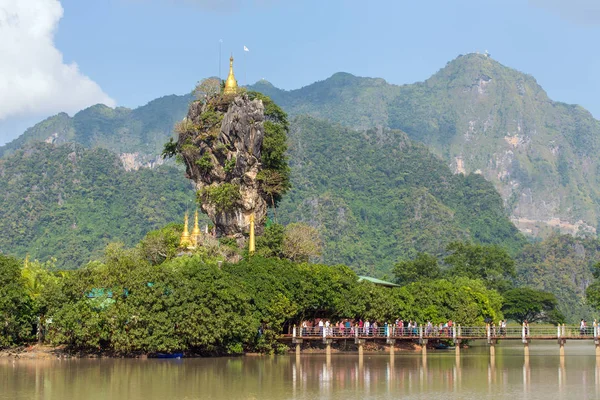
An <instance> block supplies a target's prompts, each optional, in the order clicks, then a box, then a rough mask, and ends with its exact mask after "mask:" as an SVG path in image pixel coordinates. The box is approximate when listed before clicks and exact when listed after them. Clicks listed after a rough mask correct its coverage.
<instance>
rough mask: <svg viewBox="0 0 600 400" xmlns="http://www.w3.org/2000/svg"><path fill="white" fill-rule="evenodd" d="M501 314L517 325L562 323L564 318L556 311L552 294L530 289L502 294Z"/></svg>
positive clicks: (555, 302)
mask: <svg viewBox="0 0 600 400" xmlns="http://www.w3.org/2000/svg"><path fill="white" fill-rule="evenodd" d="M503 296H504V305H503V306H502V312H504V316H505V317H507V318H511V319H514V320H515V321H517V322H519V323H523V322H524V321H527V322H529V323H531V322H550V323H553V324H557V323H562V322H564V316H563V315H562V314H560V312H559V311H557V310H556V307H557V306H558V301H557V300H556V296H554V295H553V294H552V293H548V292H542V291H540V290H534V289H531V288H518V289H510V290H508V291H506V292H505V293H504V294H503Z"/></svg>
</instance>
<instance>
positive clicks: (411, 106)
mask: <svg viewBox="0 0 600 400" xmlns="http://www.w3.org/2000/svg"><path fill="white" fill-rule="evenodd" d="M251 88H252V89H254V90H256V91H259V92H262V93H265V94H266V95H268V96H270V97H271V98H272V99H273V100H274V101H275V103H277V104H279V105H281V106H282V108H283V109H284V110H285V111H286V112H288V113H289V114H290V115H291V116H296V115H311V116H313V117H316V118H319V119H324V120H328V121H332V122H335V123H340V124H342V125H344V126H348V127H351V128H356V129H369V128H371V127H376V126H379V127H386V128H392V129H399V130H402V131H404V132H406V133H407V134H408V136H409V137H410V138H411V139H413V140H417V141H420V142H422V143H424V144H426V145H427V146H429V147H430V148H431V149H432V151H433V152H434V153H436V154H437V155H438V156H440V157H442V159H444V160H445V162H446V164H447V165H448V166H450V168H452V170H453V171H454V172H455V173H464V174H469V173H479V174H482V175H483V176H484V177H485V178H486V179H488V180H490V181H491V182H493V183H494V186H495V187H496V189H497V190H498V191H499V192H500V194H501V195H502V199H503V202H504V206H505V208H506V209H507V211H508V212H509V214H510V217H511V219H512V220H513V222H514V223H515V224H516V225H517V226H518V227H519V229H520V230H521V231H523V232H526V233H528V234H531V235H534V236H545V235H546V234H548V233H549V232H551V231H561V232H563V233H570V234H578V233H583V234H587V233H592V234H594V233H596V229H597V227H598V225H599V217H600V206H599V205H600V181H599V178H597V177H598V176H599V175H600V174H598V173H597V172H598V171H600V162H599V160H598V158H597V156H596V154H597V151H598V149H599V148H600V122H599V121H598V120H596V119H594V118H593V116H592V115H591V114H590V113H589V112H587V111H586V110H585V109H583V108H582V107H580V106H574V105H567V104H564V103H560V102H555V101H552V100H551V99H549V98H548V96H547V94H546V93H545V92H544V90H543V89H542V88H541V87H540V86H539V85H538V83H537V82H536V81H535V79H534V78H533V77H531V76H530V75H526V74H523V73H521V72H518V71H516V70H514V69H511V68H508V67H505V66H503V65H501V64H500V63H498V62H497V61H495V60H493V59H492V58H490V57H488V56H487V55H483V54H467V55H464V56H459V57H458V58H456V59H455V60H453V61H450V62H449V63H448V64H447V65H446V66H445V67H444V68H442V69H440V71H438V72H437V73H436V74H434V75H433V76H432V77H431V78H429V79H427V80H426V81H424V82H418V83H415V84H409V85H402V86H398V85H392V84H389V83H387V82H386V81H385V80H383V79H380V78H361V77H356V76H353V75H351V74H348V73H336V74H334V75H333V76H331V77H330V78H328V79H326V80H324V81H320V82H316V83H313V84H311V85H308V86H306V87H303V88H301V89H297V90H291V91H284V90H281V89H278V88H276V87H274V86H273V85H271V84H270V83H268V82H266V81H259V82H257V83H256V84H255V85H253V86H252V87H251ZM191 99H192V98H191V96H167V97H164V98H161V99H157V100H155V101H153V102H151V103H149V104H148V105H146V106H144V107H140V108H139V109H136V110H127V109H122V108H117V109H114V110H112V109H109V108H107V107H104V106H94V107H91V108H90V109H88V110H84V111H82V112H81V113H78V114H77V115H76V116H74V117H73V118H70V117H68V116H67V115H66V114H59V115H57V116H55V117H52V118H50V119H48V120H46V121H44V122H42V123H40V124H38V125H36V126H35V127H33V128H31V129H30V130H28V131H27V132H26V133H25V134H24V135H23V136H21V137H19V138H18V139H16V140H15V141H13V142H11V143H9V144H8V145H6V146H4V147H0V156H2V155H3V154H8V153H10V152H11V151H14V149H16V148H19V147H20V146H22V145H23V144H24V143H27V142H31V141H34V140H38V141H40V140H50V141H54V142H56V143H61V142H64V141H75V142H77V143H81V144H82V145H84V146H86V147H94V146H99V147H105V148H108V149H111V150H113V151H116V152H117V153H119V154H120V155H121V159H122V160H123V163H124V165H125V166H126V168H129V169H135V168H138V167H140V166H153V165H156V164H158V163H160V160H158V159H157V154H159V152H160V149H161V146H162V144H163V143H164V142H166V141H167V140H168V138H169V137H171V136H172V126H173V124H174V123H175V122H176V121H179V120H181V119H182V118H183V117H184V116H185V113H186V109H187V106H188V104H189V102H190V101H191ZM116 137H118V140H115V138H116Z"/></svg>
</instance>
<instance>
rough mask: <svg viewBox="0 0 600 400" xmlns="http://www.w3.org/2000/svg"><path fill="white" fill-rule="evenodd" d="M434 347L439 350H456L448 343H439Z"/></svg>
mask: <svg viewBox="0 0 600 400" xmlns="http://www.w3.org/2000/svg"><path fill="white" fill-rule="evenodd" d="M433 347H434V348H435V349H437V350H452V349H454V348H456V346H450V345H449V344H447V343H437V344H436V345H434V346H433Z"/></svg>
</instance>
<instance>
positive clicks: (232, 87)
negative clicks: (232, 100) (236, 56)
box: [223, 56, 238, 94]
mask: <svg viewBox="0 0 600 400" xmlns="http://www.w3.org/2000/svg"><path fill="white" fill-rule="evenodd" d="M237 87H238V86H237V81H236V80H235V75H234V74H233V56H231V57H230V58H229V76H227V80H226V81H225V89H224V90H223V93H224V94H235V93H237Z"/></svg>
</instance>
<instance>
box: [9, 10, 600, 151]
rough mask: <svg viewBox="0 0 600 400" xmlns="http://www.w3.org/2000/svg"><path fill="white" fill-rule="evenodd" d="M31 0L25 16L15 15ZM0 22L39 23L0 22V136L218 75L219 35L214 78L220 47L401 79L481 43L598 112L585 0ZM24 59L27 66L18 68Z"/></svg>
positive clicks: (278, 81)
mask: <svg viewBox="0 0 600 400" xmlns="http://www.w3.org/2000/svg"><path fill="white" fill-rule="evenodd" d="M4 3H6V4H4ZM28 3H30V4H28ZM27 5H29V8H27V7H26V6H27ZM57 5H58V6H57ZM19 7H20V9H19ZM60 7H62V13H60V14H59V11H60V10H59V8H60ZM32 9H35V10H36V12H37V14H36V15H35V16H30V19H29V21H30V22H28V23H26V24H25V23H23V24H18V23H16V22H14V21H18V20H21V21H23V22H25V21H28V20H27V18H26V16H27V15H26V14H27V13H31V10H32ZM3 15H4V17H3ZM11 15H13V16H16V17H13V18H12V19H10V17H11ZM47 15H48V16H49V17H47ZM3 18H4V24H2V22H3ZM7 21H8V22H7ZM10 21H13V22H14V23H13V24H12V31H11V32H12V34H13V36H14V37H16V38H22V37H24V36H25V35H28V34H29V33H23V32H24V31H21V30H20V29H25V26H26V27H27V29H29V30H31V29H30V28H31V27H32V24H33V26H37V24H40V31H41V32H42V34H40V36H39V37H32V38H30V40H23V41H22V42H23V43H20V45H19V46H16V45H14V44H11V43H8V41H9V40H10V36H9V35H7V34H0V51H3V50H4V51H5V52H8V54H14V57H11V58H10V60H8V58H7V57H4V58H2V59H0V73H2V74H3V75H4V79H5V82H4V85H5V86H6V87H8V89H4V90H0V92H2V91H4V92H5V93H8V94H9V95H8V96H2V97H4V101H2V100H1V99H0V144H1V143H3V142H5V141H8V140H10V139H12V138H14V137H16V136H18V134H20V133H22V130H23V127H25V126H27V125H31V124H32V123H34V122H36V121H38V120H40V119H41V118H43V117H45V116H49V115H52V114H54V113H56V112H58V111H61V110H64V111H67V112H69V113H70V114H73V113H74V112H76V111H77V110H78V109H81V108H84V107H86V106H89V105H91V104H94V103H96V102H105V103H109V104H110V105H120V106H127V107H136V106H139V105H143V104H145V103H147V102H148V101H150V100H152V99H154V98H156V97H160V96H163V95H167V94H172V93H176V94H182V93H185V92H188V91H190V90H191V89H192V88H193V86H194V84H195V83H196V82H197V81H199V80H201V79H202V78H204V77H207V76H212V75H217V74H218V71H219V64H218V62H219V60H218V54H219V41H220V40H221V39H222V40H223V43H222V60H221V62H222V76H224V75H225V74H226V71H227V58H228V57H229V54H230V53H233V55H234V57H236V75H237V78H238V82H240V83H241V84H246V83H253V82H255V81H257V80H258V79H261V78H265V79H267V80H269V81H270V82H272V83H273V84H274V85H275V86H278V87H281V88H284V89H295V88H299V87H302V86H305V85H308V84H310V83H312V82H315V81H317V80H323V79H326V78H327V77H329V76H331V75H332V74H333V73H335V72H339V71H344V72H350V73H352V74H355V75H360V76H371V77H381V78H384V79H386V80H387V81H388V82H391V83H396V84H403V83H412V82H416V81H422V80H424V79H427V78H428V77H429V76H430V75H432V74H433V73H435V72H436V71H437V70H439V69H440V68H442V67H443V66H444V65H445V64H446V63H447V62H448V61H450V60H451V59H453V58H455V57H456V56H457V55H458V54H465V53H469V52H474V51H481V52H483V51H485V50H488V51H489V52H490V53H491V55H492V57H493V58H495V59H496V60H498V61H499V62H501V63H502V64H504V65H507V66H510V67H513V68H516V69H518V70H520V71H523V72H526V73H529V74H531V75H533V76H534V77H535V78H536V79H537V80H538V82H539V83H540V84H541V85H542V86H543V87H544V89H546V90H547V91H548V93H549V95H550V97H551V98H552V99H554V100H559V101H564V102H567V103H577V104H581V105H582V106H584V107H585V108H587V109H588V110H590V111H591V112H592V113H593V114H594V115H595V116H596V117H597V118H598V117H600V99H599V98H598V96H597V93H599V92H600V77H599V76H598V71H600V53H599V52H598V51H597V50H596V48H597V41H598V39H599V38H600V1H598V0H571V1H565V0H529V1H528V0H502V1H499V0H488V1H481V0H457V1H448V0H439V1H433V0H432V1H402V0H397V1H379V2H375V1H371V2H365V1H354V0H347V1H323V0H321V1H313V0H303V1H278V0H262V1H259V0H254V1H251V0H248V1H245V0H222V1H216V0H96V1H82V0H60V1H59V0H1V1H0V33H5V32H2V29H6V28H2V27H3V26H5V27H6V26H8V27H9V28H10V27H11V23H10ZM40 21H42V22H40ZM5 40H6V41H7V42H6V43H4V44H3V43H2V41H5ZM14 41H15V39H14V38H13V39H12V42H14ZM244 45H245V46H247V47H248V48H249V49H250V52H249V53H244V52H243V46H244ZM50 47H53V49H50ZM6 49H8V50H6ZM10 49H12V53H11V52H10ZM28 52H31V56H27V53H28ZM45 52H47V53H45ZM40 54H48V55H44V56H43V57H42V56H41V55H40ZM57 54H58V56H60V55H62V60H61V59H59V58H58V59H57ZM23 55H24V56H23ZM17 58H18V59H19V60H21V59H23V60H21V61H19V62H20V63H21V64H19V65H18V67H15V66H12V65H10V63H11V62H12V61H11V60H13V59H17ZM48 60H51V61H48ZM52 60H53V61H52ZM28 63H29V64H28ZM3 64H7V65H3ZM75 64H76V66H77V67H78V69H77V68H75V67H74V66H75ZM30 69H31V70H35V71H36V72H37V70H38V69H39V73H36V74H29V75H28V74H25V75H23V72H22V71H23V70H27V71H29V70H30ZM6 71H8V72H6ZM11 74H14V76H13V75H11ZM17 75H18V76H17ZM28 77H31V79H32V82H28V81H27V79H29V78H28ZM17 78H18V79H17ZM34 78H35V79H34ZM44 79H46V80H48V81H51V82H52V85H46V84H45V82H44ZM17 81H18V82H19V85H20V86H19V85H16V84H13V85H11V83H14V82H17ZM2 88H3V82H2V80H1V79H0V89H2ZM24 93H26V94H27V96H28V97H27V96H25V94H24ZM61 107H62V108H61ZM2 108H4V109H5V112H4V113H3V112H2Z"/></svg>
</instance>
